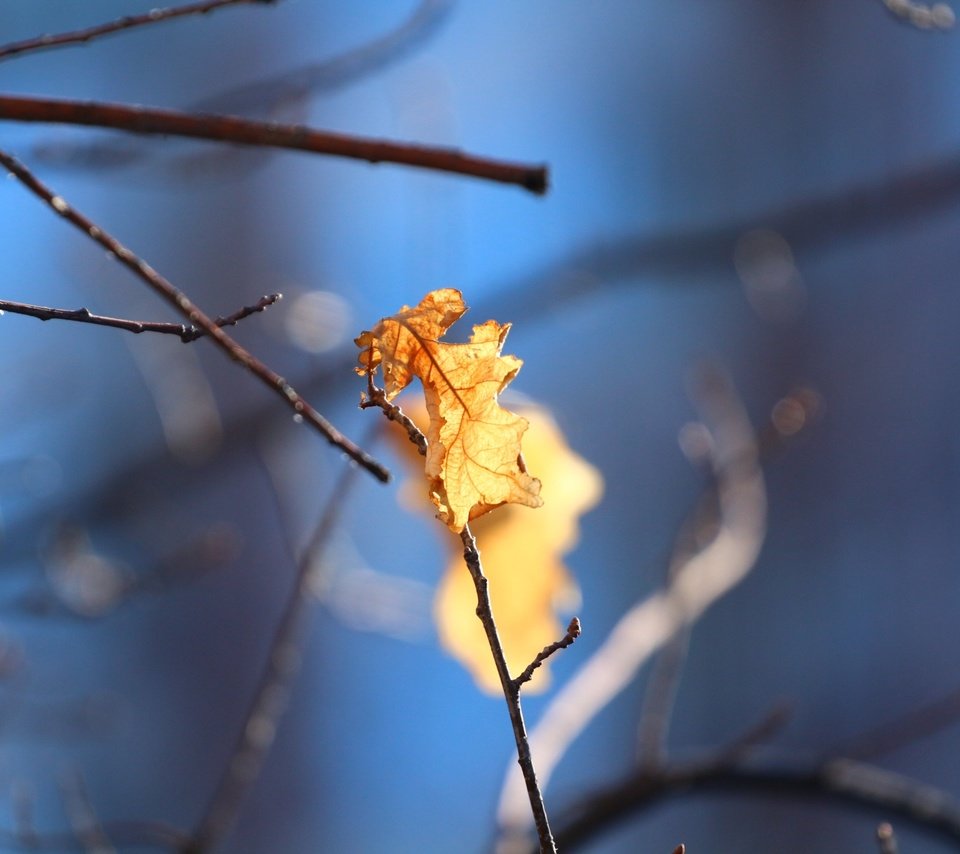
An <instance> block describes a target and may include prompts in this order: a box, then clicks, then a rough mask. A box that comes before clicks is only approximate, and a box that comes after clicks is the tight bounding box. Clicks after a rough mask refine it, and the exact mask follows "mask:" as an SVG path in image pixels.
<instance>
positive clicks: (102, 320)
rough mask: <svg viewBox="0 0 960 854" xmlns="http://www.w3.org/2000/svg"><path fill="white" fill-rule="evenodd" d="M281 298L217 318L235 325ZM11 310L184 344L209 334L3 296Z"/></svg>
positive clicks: (2, 305) (0, 307)
mask: <svg viewBox="0 0 960 854" xmlns="http://www.w3.org/2000/svg"><path fill="white" fill-rule="evenodd" d="M281 298H282V294H268V295H267V296H263V297H260V299H259V300H257V302H255V303H254V304H253V305H246V306H244V307H243V308H241V309H239V310H237V311H235V312H233V314H228V315H227V316H226V317H217V318H214V321H213V322H214V323H215V324H216V325H217V326H219V327H221V328H222V327H224V326H236V324H237V323H239V322H240V321H241V320H243V319H244V318H247V317H249V316H250V315H251V314H258V313H259V312H261V311H264V310H265V309H266V308H268V307H269V306H271V305H273V304H274V303H275V302H277V301H278V300H280V299H281ZM5 311H9V312H10V313H11V314H22V315H25V316H27V317H35V318H37V319H38V320H71V321H73V322H75V323H92V324H95V325H97V326H112V327H113V328H115V329H123V330H125V331H126V332H132V333H134V334H135V335H139V334H140V333H141V332H157V333H159V334H162V335H176V336H177V337H178V338H179V339H180V340H181V341H182V342H183V343H184V344H189V343H190V342H191V341H196V340H197V339H198V338H203V337H204V336H205V335H207V331H206V330H205V329H203V328H202V327H199V326H194V325H193V324H190V325H187V324H185V323H163V322H159V321H149V320H128V319H126V318H123V317H107V316H105V315H102V314H93V313H92V312H91V311H90V309H88V308H47V307H46V306H42V305H31V304H29V303H24V302H13V301H11V300H0V313H2V312H5Z"/></svg>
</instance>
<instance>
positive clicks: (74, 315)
mask: <svg viewBox="0 0 960 854" xmlns="http://www.w3.org/2000/svg"><path fill="white" fill-rule="evenodd" d="M260 1H261V0H257V2H260ZM281 298H282V294H269V295H267V296H263V297H260V299H259V300H257V302H256V303H254V304H253V305H247V306H244V307H243V308H241V309H240V310H239V311H235V312H234V313H233V314H229V315H227V316H226V317H217V318H215V319H214V320H213V322H214V323H215V324H216V325H217V326H219V327H221V328H222V327H224V326H236V324H237V323H238V322H239V321H241V320H243V319H244V318H246V317H249V316H250V315H251V314H257V313H259V312H261V311H263V310H264V309H266V308H268V307H269V306H271V305H273V304H274V303H275V302H277V301H278V300H280V299H281ZM6 311H8V312H10V313H11V314H23V315H26V316H28V317H36V318H37V319H38V320H44V321H45V320H72V321H74V322H76V323H93V324H96V325H97V326H112V327H114V328H116V329H123V330H126V331H127V332H132V333H134V334H135V335H139V334H140V333H141V332H158V333H161V334H165V335H177V336H179V338H180V340H181V341H183V342H184V344H188V343H190V342H191V341H196V340H197V339H198V338H203V337H204V336H205V335H207V331H206V330H205V329H203V328H202V327H199V326H194V325H189V326H188V325H187V324H185V323H161V322H153V321H148V320H127V319H126V318H122V317H106V316H104V315H101V314H93V313H92V312H91V311H90V309H88V308H46V307H45V306H42V305H30V304H29V303H23V302H11V301H10V300H0V313H3V312H6Z"/></svg>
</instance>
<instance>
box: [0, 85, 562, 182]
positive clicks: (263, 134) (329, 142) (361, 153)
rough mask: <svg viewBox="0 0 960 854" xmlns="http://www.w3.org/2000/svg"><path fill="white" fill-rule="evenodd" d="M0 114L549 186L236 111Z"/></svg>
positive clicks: (530, 169) (446, 153)
mask: <svg viewBox="0 0 960 854" xmlns="http://www.w3.org/2000/svg"><path fill="white" fill-rule="evenodd" d="M0 119H9V120H13V121H21V122H45V123H53V124H70V125H88V126H92V127H105V128H114V129H115V130H124V131H130V132H132V133H143V134H161V135H167V136H185V137H192V138H195V139H209V140H215V141H217V142H230V143H235V144H238V145H252V146H258V147H271V148H289V149H294V150H297V151H309V152H313V153H314V154H328V155H332V156H334V157H347V158H351V159H353V160H365V161H367V162H369V163H397V164H403V165H406V166H416V167H418V168H421V169H431V170H434V171H439V172H452V173H455V174H458V175H469V176H471V177H474V178H481V179H484V180H487V181H497V182H500V183H503V184H515V185H517V186H519V187H523V188H524V189H526V190H529V191H530V192H532V193H536V194H538V195H542V194H543V193H545V192H546V190H547V169H546V167H545V166H531V165H527V164H517V163H507V162H504V161H502V160H491V159H489V158H486V157H478V156H476V155H472V154H467V153H465V152H462V151H458V150H457V149H453V148H439V147H433V146H425V145H414V144H410V143H401V142H392V141H388V140H378V139H371V138H369V137H360V136H350V135H347V134H340V133H332V132H330V131H321V130H315V129H314V128H310V127H307V126H305V125H290V124H281V123H278V122H261V121H254V120H252V119H244V118H240V117H239V116H220V115H208V114H199V113H198V114H194V113H183V112H178V111H175V110H159V109H152V108H148V107H140V106H131V105H129V104H106V103H100V102H95V101H68V100H57V99H53V98H34V97H18V96H14V95H4V96H0Z"/></svg>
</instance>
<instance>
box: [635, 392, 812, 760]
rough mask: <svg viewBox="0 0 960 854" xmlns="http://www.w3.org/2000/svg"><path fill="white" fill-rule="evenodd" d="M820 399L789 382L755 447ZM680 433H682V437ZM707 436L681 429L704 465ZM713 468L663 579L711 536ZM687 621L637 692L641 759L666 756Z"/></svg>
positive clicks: (790, 432)
mask: <svg viewBox="0 0 960 854" xmlns="http://www.w3.org/2000/svg"><path fill="white" fill-rule="evenodd" d="M819 409H820V399H819V396H818V395H817V394H816V392H814V391H813V390H812V389H809V388H802V387H801V388H795V389H794V390H793V391H792V392H791V393H790V394H788V395H786V396H785V397H782V398H781V399H780V400H778V401H777V403H776V404H775V405H774V406H773V407H772V410H771V416H770V420H769V421H768V422H767V423H766V424H765V425H764V426H763V427H761V428H760V429H759V430H758V431H757V433H756V438H755V442H756V452H757V454H758V456H759V458H760V460H761V461H762V462H763V461H766V460H768V459H769V458H770V457H772V456H774V455H775V454H776V453H777V452H778V451H781V450H783V448H785V447H786V446H787V445H788V444H789V443H790V442H791V441H792V440H793V439H795V438H796V436H798V435H799V434H800V433H801V432H803V431H804V430H805V429H806V428H807V427H808V426H809V424H810V423H811V422H812V421H814V420H815V419H816V418H817V416H818V415H819ZM684 435H686V437H687V438H686V439H684V438H683V437H684ZM711 444H712V439H711V437H710V434H709V432H708V431H707V428H706V427H704V426H703V425H702V424H690V425H687V426H686V427H684V428H683V430H682V431H681V448H682V449H683V451H684V453H685V454H686V455H687V456H688V458H689V459H690V462H691V463H692V464H694V465H700V464H702V463H706V464H707V466H708V467H709V466H710V463H711V461H710V456H711V454H712V448H711ZM717 490H718V484H717V476H716V473H715V472H714V471H713V470H711V472H710V479H709V481H708V482H707V484H706V485H705V486H704V489H703V492H702V493H701V495H700V497H699V499H698V500H697V502H696V504H695V505H694V508H693V510H692V511H691V512H690V514H689V515H688V516H687V518H686V519H685V520H684V522H683V524H682V525H681V527H680V532H679V534H678V535H677V538H676V542H675V544H674V547H673V552H672V554H671V556H670V560H669V564H668V567H667V573H666V580H667V582H668V583H669V582H670V581H671V580H672V579H673V578H674V576H675V575H676V573H677V572H678V571H679V570H680V569H681V568H682V567H684V566H685V565H686V564H687V563H688V561H690V560H691V559H692V558H693V556H694V555H696V553H697V552H698V551H700V550H701V549H703V548H704V544H706V543H708V542H709V541H710V540H711V539H712V538H713V537H715V536H716V531H717V528H718V526H719V524H720V506H719V496H718V492H717ZM692 631H693V626H692V625H687V626H684V627H683V628H682V629H680V631H678V632H677V633H676V634H675V635H674V637H673V639H672V640H670V642H669V643H667V644H666V646H665V647H664V648H663V649H662V650H661V651H660V653H659V655H657V657H656V660H655V662H654V664H653V669H652V671H651V673H650V677H649V679H648V680H647V686H646V690H645V691H644V695H643V706H642V708H641V712H640V723H639V725H638V727H637V730H638V736H637V745H638V758H639V762H640V764H641V765H647V766H650V767H656V766H657V765H659V764H661V763H662V762H663V761H664V760H665V759H666V754H667V750H666V746H667V736H668V733H669V729H670V718H671V716H672V714H673V708H674V705H675V703H676V698H677V693H678V691H679V687H680V680H681V678H682V676H683V668H684V664H685V663H686V659H687V653H688V650H689V646H690V637H691V634H692Z"/></svg>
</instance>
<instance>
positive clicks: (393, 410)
mask: <svg viewBox="0 0 960 854" xmlns="http://www.w3.org/2000/svg"><path fill="white" fill-rule="evenodd" d="M367 376H368V391H367V396H366V398H365V399H364V400H363V401H362V402H361V406H362V407H364V408H367V407H371V406H377V407H379V408H380V409H382V410H383V413H384V415H386V417H387V418H388V419H389V420H391V421H395V422H397V423H399V424H400V425H401V426H403V427H404V429H405V430H406V431H407V436H408V437H409V439H410V441H411V442H412V443H413V444H414V445H415V446H416V447H417V450H418V451H419V452H420V453H421V454H422V455H424V456H425V455H426V453H427V439H426V437H425V436H424V435H423V433H421V432H420V430H419V428H418V427H417V426H416V425H415V424H414V423H413V422H412V421H411V420H410V419H409V418H407V416H405V415H403V413H402V412H400V409H399V407H397V406H395V405H394V404H392V403H390V402H389V401H387V398H386V395H385V394H384V393H383V390H382V389H379V388H377V387H376V386H375V385H374V384H373V379H372V374H368V375H367ZM460 542H461V543H463V560H464V563H465V564H466V566H467V569H468V571H469V572H470V577H471V578H472V579H473V584H474V587H475V589H476V591H477V611H476V613H477V617H478V619H479V620H480V623H481V624H482V625H483V631H484V633H485V634H486V636H487V643H488V644H489V646H490V654H491V655H492V656H493V662H494V665H495V667H496V669H497V675H498V676H499V678H500V686H501V688H502V689H503V697H504V700H505V701H506V703H507V711H508V713H509V715H510V724H511V727H512V728H513V737H514V741H515V742H516V745H517V764H518V765H519V767H520V774H521V776H522V778H523V783H524V786H525V788H526V792H527V798H528V800H529V802H530V809H531V812H532V814H533V821H534V825H535V826H536V828H537V837H538V839H539V849H540V852H541V854H556V850H557V848H556V844H555V843H554V839H553V833H552V832H551V830H550V821H549V819H548V817H547V809H546V805H545V804H544V802H543V794H542V792H541V790H540V784H539V782H538V781H537V772H536V770H535V769H534V766H533V757H532V754H531V752H530V742H529V740H528V738H527V728H526V724H525V723H524V720H523V709H522V708H521V706H520V686H521V684H522V683H523V682H525V681H526V679H529V678H530V676H529V675H527V676H526V678H522V677H523V674H521V678H517V679H512V678H511V676H510V669H509V667H508V666H507V659H506V656H505V655H504V652H503V644H502V643H501V641H500V633H499V632H498V631H497V624H496V621H495V620H494V617H493V608H492V607H491V605H490V593H489V590H488V587H489V581H488V579H487V577H486V575H484V573H483V565H482V564H481V562H480V552H479V550H478V549H477V541H476V539H475V538H474V536H473V532H472V531H471V530H470V526H469V525H465V526H464V528H463V530H462V531H461V532H460ZM579 628H580V622H579V620H577V619H576V618H574V620H572V621H571V623H570V627H569V628H568V629H567V636H570V641H569V643H564V641H565V640H566V637H565V638H564V641H560V642H558V643H559V644H562V645H564V646H569V645H570V644H571V643H573V640H574V638H575V637H576V636H578V635H579V634H580V632H579ZM574 632H576V634H574ZM548 648H549V647H548ZM558 648H559V647H558ZM544 652H546V650H544ZM541 655H543V653H541ZM538 658H539V656H538ZM544 658H546V656H545V655H544ZM541 661H542V659H541ZM539 664H540V662H536V663H535V664H533V665H531V666H530V668H528V669H529V670H530V673H531V674H532V673H533V670H534V669H536V667H538V666H539ZM524 673H526V671H524Z"/></svg>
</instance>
